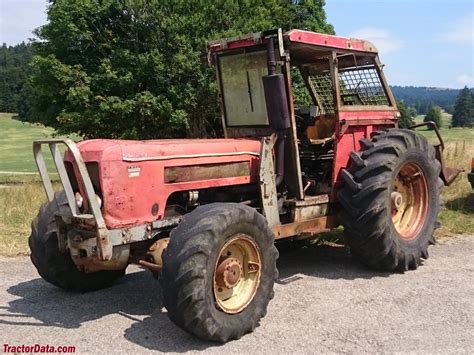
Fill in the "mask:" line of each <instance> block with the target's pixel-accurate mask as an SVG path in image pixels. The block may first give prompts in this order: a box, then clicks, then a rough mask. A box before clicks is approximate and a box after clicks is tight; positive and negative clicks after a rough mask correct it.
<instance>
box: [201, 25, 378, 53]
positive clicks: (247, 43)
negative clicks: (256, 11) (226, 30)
mask: <svg viewBox="0 0 474 355" xmlns="http://www.w3.org/2000/svg"><path fill="white" fill-rule="evenodd" d="M277 31H278V30H272V31H267V32H257V33H251V34H247V35H243V36H239V37H232V38H225V39H222V40H217V41H211V42H208V44H207V47H208V51H209V52H222V51H226V50H231V49H238V48H246V47H252V46H256V45H261V44H264V43H266V36H267V35H268V34H269V33H277ZM282 38H283V41H284V42H285V46H286V47H287V48H289V49H290V50H295V51H311V52H312V51H315V50H318V51H321V52H325V51H328V52H330V51H333V50H334V51H337V52H345V53H347V52H351V53H366V54H377V52H378V51H377V48H376V47H375V46H374V45H373V44H372V43H371V42H369V41H365V40H362V39H356V38H348V37H340V36H333V35H327V34H324V33H317V32H311V31H304V30H298V29H293V30H290V31H288V32H285V33H284V34H283V35H282Z"/></svg>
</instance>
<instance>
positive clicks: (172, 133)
mask: <svg viewBox="0 0 474 355" xmlns="http://www.w3.org/2000/svg"><path fill="white" fill-rule="evenodd" d="M323 7H324V1H321V0H306V1H301V2H298V4H292V3H291V2H290V1H283V0H269V1H264V0H253V1H250V0H235V1H210V0H209V1H185V0H121V1H116V0H88V1H71V0H56V1H53V2H52V3H51V4H50V6H49V8H48V20H49V22H48V24H46V25H44V26H42V27H41V28H39V29H38V30H37V32H36V33H37V36H38V37H39V39H40V40H41V41H39V42H38V43H37V44H36V47H37V51H38V55H37V56H35V57H34V59H33V61H32V70H33V73H32V76H31V85H32V89H33V91H34V94H33V95H32V97H33V101H32V110H31V115H30V117H31V120H33V121H36V122H42V123H44V124H46V125H48V126H52V127H54V128H55V129H57V130H58V131H59V132H60V133H71V132H76V133H79V134H80V135H85V136H86V137H111V138H159V137H180V136H192V137H196V136H215V135H218V134H220V133H221V132H220V130H221V124H220V113H219V105H218V103H217V102H218V101H217V85H216V80H215V72H214V70H213V68H210V67H209V66H208V65H207V63H206V60H205V59H206V58H205V43H206V41H207V40H211V39H218V38H222V37H229V36H235V35H239V34H243V33H250V32H255V31H261V30H265V29H272V28H276V27H282V28H283V29H290V28H293V27H299V28H304V29H310V30H315V31H319V32H326V33H333V32H334V30H333V28H332V26H330V25H328V24H327V23H326V17H325V13H324V10H323Z"/></svg>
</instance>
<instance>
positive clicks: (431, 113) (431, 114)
mask: <svg viewBox="0 0 474 355" xmlns="http://www.w3.org/2000/svg"><path fill="white" fill-rule="evenodd" d="M442 118H443V111H442V110H441V107H439V106H435V105H433V106H431V107H430V109H429V110H428V113H427V114H426V116H425V118H424V119H423V122H430V121H432V122H434V123H436V125H437V126H438V128H441V126H442V123H443V120H442ZM430 129H431V128H430Z"/></svg>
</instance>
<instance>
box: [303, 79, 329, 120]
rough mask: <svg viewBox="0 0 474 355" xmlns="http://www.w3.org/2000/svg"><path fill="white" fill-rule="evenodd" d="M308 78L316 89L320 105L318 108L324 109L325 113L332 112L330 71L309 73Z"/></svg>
mask: <svg viewBox="0 0 474 355" xmlns="http://www.w3.org/2000/svg"><path fill="white" fill-rule="evenodd" d="M308 78H309V80H310V81H311V83H312V84H313V87H314V89H315V90H316V94H317V95H318V98H319V101H320V103H321V106H322V107H320V108H321V109H323V110H324V113H325V114H326V115H327V114H331V113H334V96H333V94H332V81H331V75H330V73H329V72H318V73H311V74H310V75H309V77H308Z"/></svg>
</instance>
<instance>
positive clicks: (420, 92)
mask: <svg viewBox="0 0 474 355" xmlns="http://www.w3.org/2000/svg"><path fill="white" fill-rule="evenodd" d="M391 88H392V92H393V95H395V97H396V99H397V100H399V101H404V102H405V104H406V105H407V106H411V107H414V108H415V109H416V110H417V112H418V113H419V114H422V115H424V114H426V113H427V112H428V109H429V107H430V106H431V105H438V106H440V107H442V108H443V109H444V110H445V111H446V112H449V113H453V110H454V103H455V101H456V98H457V96H458V94H459V91H460V89H442V88H432V87H431V88H430V87H421V86H392V87H391ZM471 91H473V92H474V89H471Z"/></svg>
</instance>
